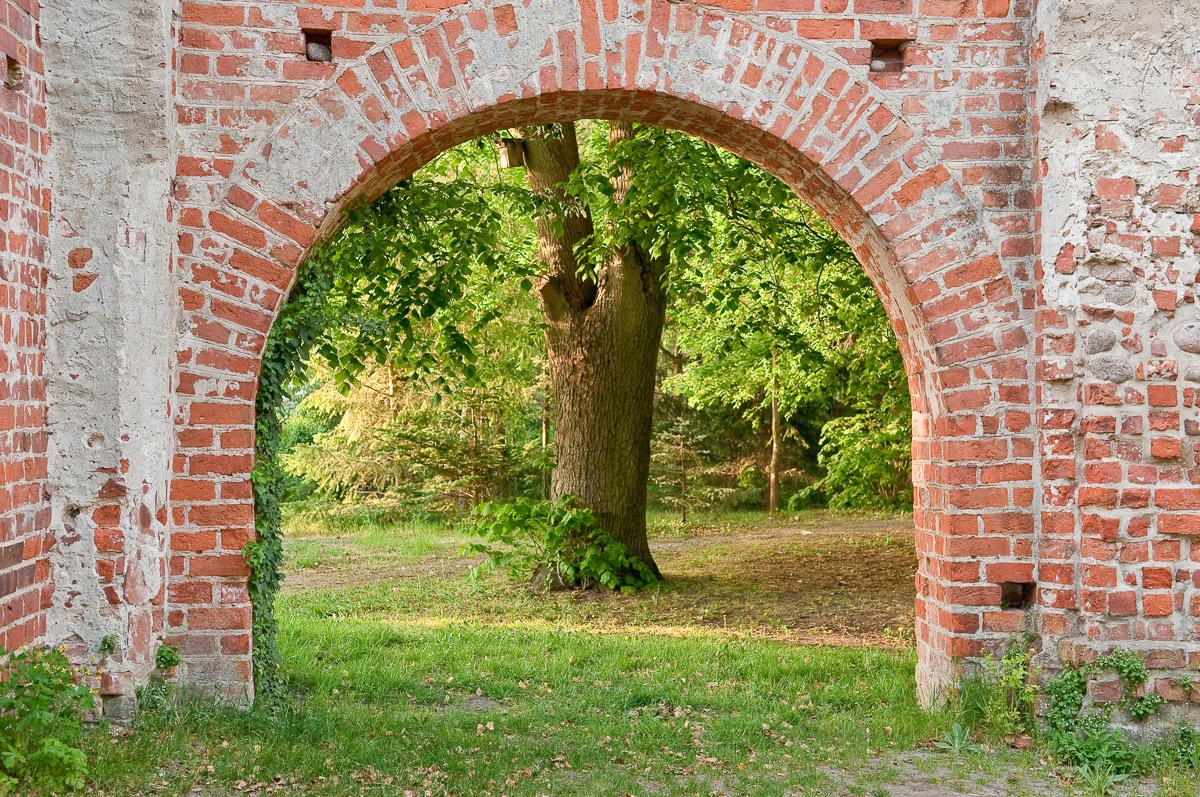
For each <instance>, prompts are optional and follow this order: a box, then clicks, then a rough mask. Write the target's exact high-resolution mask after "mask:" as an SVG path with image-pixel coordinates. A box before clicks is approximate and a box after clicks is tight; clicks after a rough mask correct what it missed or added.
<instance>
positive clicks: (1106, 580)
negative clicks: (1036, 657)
mask: <svg viewBox="0 0 1200 797" xmlns="http://www.w3.org/2000/svg"><path fill="white" fill-rule="evenodd" d="M1141 10H1144V6H1140V5H1138V4H1135V3H1132V2H1128V0H1115V1H1114V2H1098V1H1097V0H1082V2H1079V3H1076V4H1074V7H1073V8H1071V9H1070V12H1069V13H1064V14H1061V15H1056V16H1054V17H1052V18H1049V19H1047V20H1046V21H1045V22H1044V24H1043V29H1044V30H1045V34H1046V35H1045V39H1044V41H1043V43H1042V47H1041V50H1042V52H1040V53H1039V57H1040V58H1041V59H1043V61H1044V67H1043V71H1044V73H1045V74H1044V76H1043V78H1042V81H1041V82H1042V86H1041V92H1042V94H1043V98H1044V99H1043V106H1042V108H1040V109H1039V111H1040V113H1039V117H1038V120H1037V123H1038V127H1039V136H1038V142H1039V150H1038V164H1039V176H1040V178H1041V179H1040V181H1039V192H1040V194H1039V206H1040V210H1041V227H1042V242H1041V247H1040V248H1041V253H1042V256H1041V262H1040V271H1039V274H1038V278H1039V310H1038V314H1037V317H1038V327H1039V336H1038V352H1037V354H1038V376H1039V381H1038V401H1039V404H1040V405H1041V410H1040V415H1041V418H1042V424H1041V425H1042V433H1041V438H1042V439H1041V448H1042V451H1043V457H1042V462H1041V474H1040V475H1041V478H1042V480H1043V489H1042V494H1043V507H1042V513H1041V523H1040V530H1041V535H1040V541H1039V547H1038V560H1039V562H1038V568H1039V578H1040V581H1041V593H1042V600H1041V603H1042V606H1043V608H1042V611H1041V617H1040V620H1041V630H1042V631H1043V636H1044V638H1045V639H1046V642H1047V644H1046V646H1045V649H1044V653H1043V659H1044V660H1045V661H1046V663H1047V664H1048V665H1051V666H1057V664H1058V663H1059V662H1060V661H1079V660H1086V659H1090V658H1094V657H1095V656H1096V655H1098V654H1100V653H1103V652H1106V651H1108V650H1111V649H1112V648H1113V647H1117V646H1119V647H1127V648H1131V649H1134V650H1137V651H1139V652H1140V653H1141V654H1142V655H1143V656H1144V657H1145V658H1146V660H1147V662H1148V663H1149V664H1150V666H1151V667H1152V668H1153V669H1155V670H1156V671H1157V672H1156V677H1155V679H1154V682H1153V683H1152V684H1151V688H1153V689H1156V690H1157V691H1158V692H1159V693H1160V694H1162V695H1163V696H1164V697H1167V698H1168V699H1170V700H1173V701H1181V700H1183V699H1184V698H1185V694H1184V692H1183V690H1182V689H1181V688H1180V680H1179V679H1180V677H1181V676H1182V675H1183V674H1184V672H1185V671H1188V670H1194V669H1195V668H1196V667H1198V666H1200V625H1198V623H1200V545H1197V544H1196V542H1195V540H1196V539H1197V535H1200V488H1197V487H1196V483H1197V482H1200V470H1197V462H1196V443H1197V436H1198V435H1200V409H1198V407H1197V398H1198V395H1197V388H1198V387H1200V338H1197V336H1196V332H1197V331H1200V325H1198V323H1197V322H1198V319H1197V306H1196V276H1197V271H1198V270H1200V237H1198V236H1200V216H1198V215H1197V214H1198V213H1200V171H1198V170H1197V165H1198V164H1200V59H1197V56H1196V52H1197V42H1200V22H1197V21H1196V20H1195V18H1194V15H1186V14H1184V12H1183V9H1171V11H1172V13H1168V14H1164V15H1162V16H1161V17H1157V18H1155V19H1152V20H1146V19H1140V18H1139V17H1138V14H1139V12H1140V11H1141ZM1097 24H1101V25H1103V28H1104V30H1105V31H1106V33H1105V40H1104V42H1103V46H1101V43H1100V42H1097V41H1096V39H1095V37H1096V33H1095V31H1096V30H1099V28H1097V27H1096V25H1097ZM1113 42H1119V43H1120V46H1112V43H1113ZM1193 699H1194V701H1195V702H1197V703H1200V696H1197V697H1196V698H1193ZM1176 714H1177V715H1178V718H1182V717H1185V716H1188V715H1187V714H1186V713H1185V712H1183V711H1182V709H1179V708H1178V707H1176ZM1190 718H1191V719H1192V720H1193V721H1194V720H1196V719H1198V718H1200V714H1197V713H1195V711H1193V713H1192V714H1191V715H1190Z"/></svg>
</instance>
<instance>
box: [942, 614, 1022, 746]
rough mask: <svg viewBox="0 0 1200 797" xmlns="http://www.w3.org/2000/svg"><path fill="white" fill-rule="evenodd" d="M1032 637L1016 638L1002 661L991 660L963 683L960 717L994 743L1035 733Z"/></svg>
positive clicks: (958, 695)
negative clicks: (979, 729) (980, 730)
mask: <svg viewBox="0 0 1200 797" xmlns="http://www.w3.org/2000/svg"><path fill="white" fill-rule="evenodd" d="M1032 643H1033V635H1032V633H1031V632H1030V631H1028V630H1026V631H1025V632H1023V633H1022V634H1020V635H1018V636H1017V637H1015V638H1013V639H1012V640H1011V641H1010V642H1009V644H1008V648H1007V649H1006V650H1005V653H1004V656H1003V657H1002V658H1001V659H1000V660H999V661H997V660H995V659H993V658H992V657H991V656H988V657H987V659H986V660H985V662H984V666H983V669H982V671H981V672H979V673H975V674H972V675H970V676H968V677H967V678H965V679H963V682H962V683H961V684H960V685H959V689H958V694H957V702H958V709H959V713H960V714H961V716H962V717H963V718H964V719H965V720H966V721H967V723H968V724H969V725H970V726H972V727H978V728H981V729H982V730H983V732H984V733H985V734H986V735H987V736H988V737H989V738H991V739H994V740H997V741H999V740H1005V739H1010V738H1012V737H1015V736H1018V735H1020V734H1032V733H1034V732H1036V730H1037V728H1036V724H1037V723H1036V720H1035V715H1034V704H1035V702H1036V700H1037V694H1038V687H1037V677H1038V671H1037V670H1036V669H1035V668H1034V667H1033V665H1032V657H1033V647H1032Z"/></svg>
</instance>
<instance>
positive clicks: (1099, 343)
mask: <svg viewBox="0 0 1200 797" xmlns="http://www.w3.org/2000/svg"><path fill="white" fill-rule="evenodd" d="M1115 345H1117V333H1116V332H1113V331H1112V330H1111V329H1108V328H1107V327H1097V328H1096V329H1093V330H1092V331H1091V332H1089V333H1088V336H1087V340H1086V341H1084V344H1083V351H1084V353H1085V354H1100V353H1101V352H1106V351H1109V350H1110V349H1112V347H1113V346H1115Z"/></svg>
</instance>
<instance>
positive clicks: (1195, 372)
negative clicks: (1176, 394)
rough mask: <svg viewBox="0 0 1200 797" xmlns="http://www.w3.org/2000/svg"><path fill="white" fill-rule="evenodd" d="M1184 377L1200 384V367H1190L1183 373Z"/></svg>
mask: <svg viewBox="0 0 1200 797" xmlns="http://www.w3.org/2000/svg"><path fill="white" fill-rule="evenodd" d="M1183 378H1184V379H1186V380H1187V381H1189V382H1196V383H1197V384H1200V368H1189V369H1187V370H1186V371H1184V373H1183Z"/></svg>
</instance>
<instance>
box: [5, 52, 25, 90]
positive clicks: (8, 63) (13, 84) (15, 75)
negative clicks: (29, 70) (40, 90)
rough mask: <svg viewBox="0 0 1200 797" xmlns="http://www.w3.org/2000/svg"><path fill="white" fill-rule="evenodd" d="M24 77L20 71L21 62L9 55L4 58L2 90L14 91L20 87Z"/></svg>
mask: <svg viewBox="0 0 1200 797" xmlns="http://www.w3.org/2000/svg"><path fill="white" fill-rule="evenodd" d="M24 77H25V75H24V74H23V72H22V70H21V62H20V61H18V60H17V59H15V58H13V57H12V56H11V55H6V56H4V88H6V89H15V88H19V87H20V85H21V80H22V79H23V78H24Z"/></svg>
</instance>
